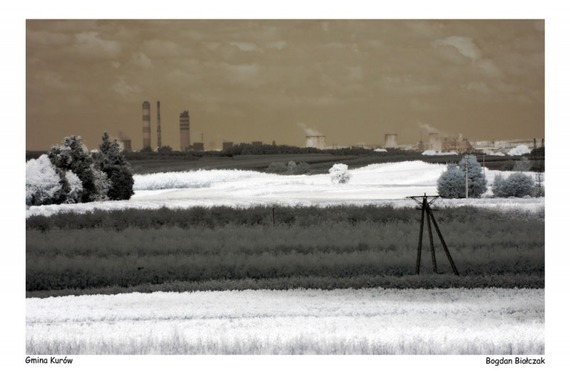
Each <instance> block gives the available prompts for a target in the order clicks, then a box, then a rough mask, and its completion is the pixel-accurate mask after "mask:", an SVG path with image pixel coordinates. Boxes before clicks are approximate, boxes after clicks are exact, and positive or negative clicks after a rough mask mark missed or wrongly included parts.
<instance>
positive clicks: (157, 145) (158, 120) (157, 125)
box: [156, 100, 162, 148]
mask: <svg viewBox="0 0 570 380" xmlns="http://www.w3.org/2000/svg"><path fill="white" fill-rule="evenodd" d="M161 146H162V139H161V138H160V100H159V101H157V102H156V147H157V148H160V147H161Z"/></svg>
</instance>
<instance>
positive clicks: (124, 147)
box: [117, 139, 133, 152]
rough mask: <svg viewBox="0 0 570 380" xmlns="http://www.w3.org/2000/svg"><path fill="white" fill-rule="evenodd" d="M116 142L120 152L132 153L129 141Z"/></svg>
mask: <svg viewBox="0 0 570 380" xmlns="http://www.w3.org/2000/svg"><path fill="white" fill-rule="evenodd" d="M117 142H118V143H119V147H120V148H121V150H122V151H124V152H132V151H133V148H132V146H131V140H129V139H125V140H117Z"/></svg>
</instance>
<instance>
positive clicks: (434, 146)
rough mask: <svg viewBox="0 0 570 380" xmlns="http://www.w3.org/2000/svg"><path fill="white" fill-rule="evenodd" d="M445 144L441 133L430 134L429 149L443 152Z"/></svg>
mask: <svg viewBox="0 0 570 380" xmlns="http://www.w3.org/2000/svg"><path fill="white" fill-rule="evenodd" d="M442 148H443V144H442V141H441V135H440V134H439V133H430V134H429V149H430V150H435V151H436V152H441V151H442V150H443V149H442Z"/></svg>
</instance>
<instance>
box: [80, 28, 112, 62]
mask: <svg viewBox="0 0 570 380" xmlns="http://www.w3.org/2000/svg"><path fill="white" fill-rule="evenodd" d="M75 42H76V43H75V45H74V48H75V49H76V50H77V51H78V52H79V53H80V54H82V55H84V56H89V57H94V56H95V57H97V56H103V57H108V58H112V57H116V56H117V55H119V53H120V52H121V44H120V43H119V42H117V41H112V40H104V39H102V38H100V37H99V32H83V33H77V34H76V35H75Z"/></svg>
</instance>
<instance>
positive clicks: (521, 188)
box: [493, 173, 534, 198]
mask: <svg viewBox="0 0 570 380" xmlns="http://www.w3.org/2000/svg"><path fill="white" fill-rule="evenodd" d="M533 190H534V180H533V179H532V178H531V177H529V176H527V175H526V174H523V173H513V174H511V175H510V176H508V177H507V178H504V177H503V176H501V175H498V176H496V177H495V183H494V186H493V195H495V197H501V198H504V197H517V198H522V197H525V196H530V195H532V193H533Z"/></svg>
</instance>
